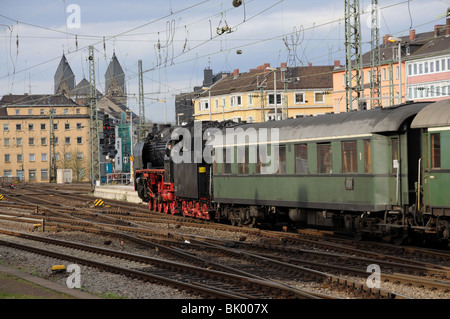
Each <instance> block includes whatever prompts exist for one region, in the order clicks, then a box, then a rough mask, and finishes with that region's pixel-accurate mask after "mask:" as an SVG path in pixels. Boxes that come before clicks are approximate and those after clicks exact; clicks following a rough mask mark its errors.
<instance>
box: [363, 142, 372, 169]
mask: <svg viewBox="0 0 450 319" xmlns="http://www.w3.org/2000/svg"><path fill="white" fill-rule="evenodd" d="M371 172H372V148H371V145H370V140H364V173H371Z"/></svg>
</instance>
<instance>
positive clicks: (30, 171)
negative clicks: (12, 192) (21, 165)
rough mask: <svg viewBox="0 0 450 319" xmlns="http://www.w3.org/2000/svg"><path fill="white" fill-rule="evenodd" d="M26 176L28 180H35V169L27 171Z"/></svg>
mask: <svg viewBox="0 0 450 319" xmlns="http://www.w3.org/2000/svg"><path fill="white" fill-rule="evenodd" d="M28 178H29V180H30V181H35V180H36V170H35V169H30V170H29V171H28Z"/></svg>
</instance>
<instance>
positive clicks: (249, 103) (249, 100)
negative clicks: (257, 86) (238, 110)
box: [247, 94, 253, 105]
mask: <svg viewBox="0 0 450 319" xmlns="http://www.w3.org/2000/svg"><path fill="white" fill-rule="evenodd" d="M247 100H248V105H253V95H252V94H249V95H247Z"/></svg>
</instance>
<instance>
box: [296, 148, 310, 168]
mask: <svg viewBox="0 0 450 319" xmlns="http://www.w3.org/2000/svg"><path fill="white" fill-rule="evenodd" d="M295 173H296V174H307V173H308V146H307V145H306V144H296V145H295Z"/></svg>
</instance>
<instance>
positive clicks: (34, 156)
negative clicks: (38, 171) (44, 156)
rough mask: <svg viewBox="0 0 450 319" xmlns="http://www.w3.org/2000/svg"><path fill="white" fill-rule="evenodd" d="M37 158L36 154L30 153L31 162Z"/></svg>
mask: <svg viewBox="0 0 450 319" xmlns="http://www.w3.org/2000/svg"><path fill="white" fill-rule="evenodd" d="M35 160H36V155H34V154H30V162H34V161H35Z"/></svg>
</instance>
